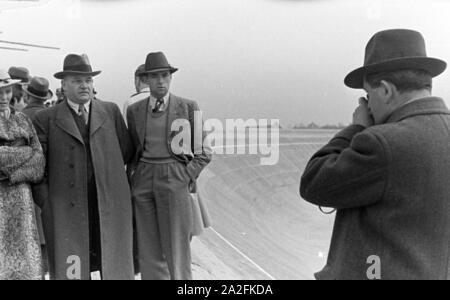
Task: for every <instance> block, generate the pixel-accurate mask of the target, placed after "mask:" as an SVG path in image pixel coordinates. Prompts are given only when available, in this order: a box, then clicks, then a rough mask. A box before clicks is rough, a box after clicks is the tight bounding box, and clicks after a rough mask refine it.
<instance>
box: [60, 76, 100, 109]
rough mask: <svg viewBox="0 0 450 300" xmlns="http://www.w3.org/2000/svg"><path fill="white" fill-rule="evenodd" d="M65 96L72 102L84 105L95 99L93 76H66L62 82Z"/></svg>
mask: <svg viewBox="0 0 450 300" xmlns="http://www.w3.org/2000/svg"><path fill="white" fill-rule="evenodd" d="M62 87H63V89H64V94H65V95H66V96H67V98H69V99H70V100H71V101H73V102H75V103H78V104H84V103H87V102H88V101H89V100H91V99H93V97H94V80H93V79H92V76H81V75H76V76H66V77H65V78H64V80H63V81H62Z"/></svg>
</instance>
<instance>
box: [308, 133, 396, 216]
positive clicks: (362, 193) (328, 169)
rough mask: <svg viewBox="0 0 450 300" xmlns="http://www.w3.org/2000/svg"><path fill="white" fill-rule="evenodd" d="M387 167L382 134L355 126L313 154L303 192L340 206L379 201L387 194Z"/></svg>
mask: <svg viewBox="0 0 450 300" xmlns="http://www.w3.org/2000/svg"><path fill="white" fill-rule="evenodd" d="M387 166H388V157H387V152H386V151H385V149H384V147H383V144H382V142H381V141H380V139H379V137H377V136H376V135H375V134H374V133H372V132H370V131H369V130H364V127H362V126H359V125H351V126H349V127H347V128H345V129H344V130H342V131H341V132H340V133H338V134H337V135H336V136H335V137H334V138H333V139H332V140H331V141H330V142H329V143H328V144H327V145H326V146H324V147H323V148H322V149H320V150H319V151H318V152H317V153H316V154H314V155H313V157H312V158H311V160H310V161H309V162H308V164H307V166H306V169H305V171H304V173H303V175H302V178H301V183H300V195H301V196H302V197H303V199H305V200H306V201H308V202H310V203H313V204H316V205H320V206H324V207H332V208H336V209H345V208H356V207H362V206H368V205H371V204H375V203H376V202H378V201H380V200H381V198H382V196H383V194H384V190H385V186H386V182H387Z"/></svg>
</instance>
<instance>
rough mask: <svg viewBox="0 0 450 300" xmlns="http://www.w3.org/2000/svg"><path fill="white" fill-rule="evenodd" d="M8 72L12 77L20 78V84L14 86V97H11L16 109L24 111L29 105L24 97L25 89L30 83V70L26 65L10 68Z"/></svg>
mask: <svg viewBox="0 0 450 300" xmlns="http://www.w3.org/2000/svg"><path fill="white" fill-rule="evenodd" d="M8 74H9V76H10V77H11V79H14V80H20V82H19V83H18V84H15V85H14V86H13V98H12V99H11V105H12V106H13V107H14V109H15V110H17V111H22V110H23V109H24V108H25V107H26V106H27V102H26V100H25V97H24V94H25V92H24V89H25V88H26V87H27V86H28V84H29V83H30V80H31V76H30V71H28V69H27V68H25V67H11V68H9V70H8Z"/></svg>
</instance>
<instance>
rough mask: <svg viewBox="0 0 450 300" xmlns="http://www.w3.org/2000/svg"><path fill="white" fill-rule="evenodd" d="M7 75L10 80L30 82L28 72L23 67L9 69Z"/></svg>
mask: <svg viewBox="0 0 450 300" xmlns="http://www.w3.org/2000/svg"><path fill="white" fill-rule="evenodd" d="M8 74H9V76H10V77H11V79H20V80H22V81H29V80H30V71H28V69H27V68H24V67H11V68H9V70H8Z"/></svg>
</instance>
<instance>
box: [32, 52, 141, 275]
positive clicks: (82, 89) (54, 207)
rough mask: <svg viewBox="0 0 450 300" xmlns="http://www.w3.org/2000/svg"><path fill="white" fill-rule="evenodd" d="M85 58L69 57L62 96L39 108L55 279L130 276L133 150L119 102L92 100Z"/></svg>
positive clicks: (45, 205)
mask: <svg viewBox="0 0 450 300" xmlns="http://www.w3.org/2000/svg"><path fill="white" fill-rule="evenodd" d="M98 74H100V71H93V70H92V67H91V64H90V62H89V60H88V57H87V56H86V55H85V54H83V55H76V54H70V55H68V56H67V57H66V58H65V60H64V70H63V71H62V72H58V73H56V74H55V75H54V76H55V77H56V78H57V79H60V80H62V87H63V88H64V92H65V95H66V97H67V99H66V100H64V101H63V102H62V103H60V104H59V105H56V106H54V107H52V108H49V109H46V110H42V111H40V112H38V113H37V115H36V119H35V127H36V131H37V133H38V136H39V140H40V142H41V144H42V147H43V149H44V153H45V155H46V158H47V168H46V169H47V172H46V180H47V181H46V183H47V186H48V195H49V196H48V198H47V199H44V201H45V202H44V203H43V210H42V211H43V219H44V229H45V234H46V242H47V248H48V256H49V265H50V275H51V277H52V278H54V279H89V278H91V273H92V272H94V274H95V276H94V277H97V276H98V273H97V272H100V274H101V277H102V279H133V278H134V270H133V252H132V205H131V195H130V189H129V185H128V180H127V176H126V172H125V167H124V165H125V164H126V162H127V161H128V160H129V159H130V158H131V157H132V155H133V153H134V151H133V147H132V144H131V141H130V138H129V134H128V131H127V128H126V125H125V122H124V120H123V118H122V115H121V113H120V109H119V107H118V106H117V105H116V104H113V103H110V102H104V101H101V100H97V99H94V93H93V91H94V86H93V77H94V76H97V75H98Z"/></svg>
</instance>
